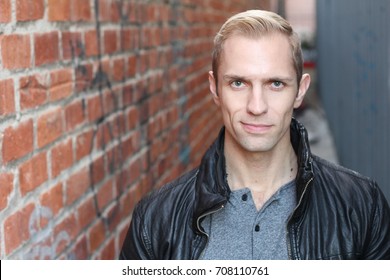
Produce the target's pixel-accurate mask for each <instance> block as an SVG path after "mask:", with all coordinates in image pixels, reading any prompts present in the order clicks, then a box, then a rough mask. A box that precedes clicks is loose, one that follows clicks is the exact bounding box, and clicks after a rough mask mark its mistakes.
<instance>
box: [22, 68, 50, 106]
mask: <svg viewBox="0 0 390 280" xmlns="http://www.w3.org/2000/svg"><path fill="white" fill-rule="evenodd" d="M19 87H20V108H21V109H23V110H25V109H31V108H36V107H38V106H40V105H42V104H45V103H46V102H47V87H48V86H47V79H46V76H45V75H40V74H37V75H34V76H28V77H22V78H20V80H19Z"/></svg>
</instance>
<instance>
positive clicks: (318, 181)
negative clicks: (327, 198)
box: [313, 156, 380, 199]
mask: <svg viewBox="0 0 390 280" xmlns="http://www.w3.org/2000/svg"><path fill="white" fill-rule="evenodd" d="M313 165H314V182H315V188H317V187H320V186H322V187H324V188H326V191H327V193H333V194H334V195H335V194H337V195H338V196H345V198H346V199H353V198H357V197H360V198H362V199H363V198H364V197H366V198H368V197H367V196H369V197H372V198H373V199H374V197H375V196H377V195H378V194H377V192H378V191H379V192H380V189H379V187H378V185H377V183H376V182H375V181H374V180H373V179H372V178H370V177H367V176H364V175H362V174H361V173H359V172H356V171H354V170H352V169H349V168H346V167H343V166H341V165H338V164H335V163H331V162H329V161H327V160H325V159H322V158H320V157H317V156H313Z"/></svg>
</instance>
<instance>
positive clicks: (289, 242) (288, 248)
mask: <svg viewBox="0 0 390 280" xmlns="http://www.w3.org/2000/svg"><path fill="white" fill-rule="evenodd" d="M312 181H313V178H310V180H309V182H307V184H306V186H305V188H304V189H303V193H302V195H301V197H300V198H299V202H298V204H297V206H296V207H295V208H294V211H293V213H292V214H291V216H290V218H289V219H288V221H287V240H288V242H287V250H288V258H289V259H290V260H292V252H291V240H290V235H289V229H288V224H289V223H290V220H291V217H292V216H293V215H294V212H295V211H296V210H297V209H298V207H299V206H300V205H301V203H302V199H303V197H304V195H305V193H306V190H307V187H308V186H309V184H310V183H311V182H312Z"/></svg>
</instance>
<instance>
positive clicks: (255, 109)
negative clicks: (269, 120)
mask: <svg viewBox="0 0 390 280" xmlns="http://www.w3.org/2000/svg"><path fill="white" fill-rule="evenodd" d="M267 111H268V103H267V99H266V98H265V96H264V92H263V90H262V89H261V87H253V88H252V90H251V92H250V93H249V96H248V103H247V112H248V113H249V114H251V115H256V116H258V115H262V114H264V113H266V112H267Z"/></svg>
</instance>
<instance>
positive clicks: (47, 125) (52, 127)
mask: <svg viewBox="0 0 390 280" xmlns="http://www.w3.org/2000/svg"><path fill="white" fill-rule="evenodd" d="M62 133H63V125H62V109H61V108H57V109H55V110H54V111H51V112H47V113H45V114H43V115H42V116H41V117H39V118H38V128H37V136H38V147H40V148H41V147H44V146H46V145H47V144H50V143H52V142H53V141H55V140H56V139H58V138H59V137H60V136H61V135H62Z"/></svg>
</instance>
